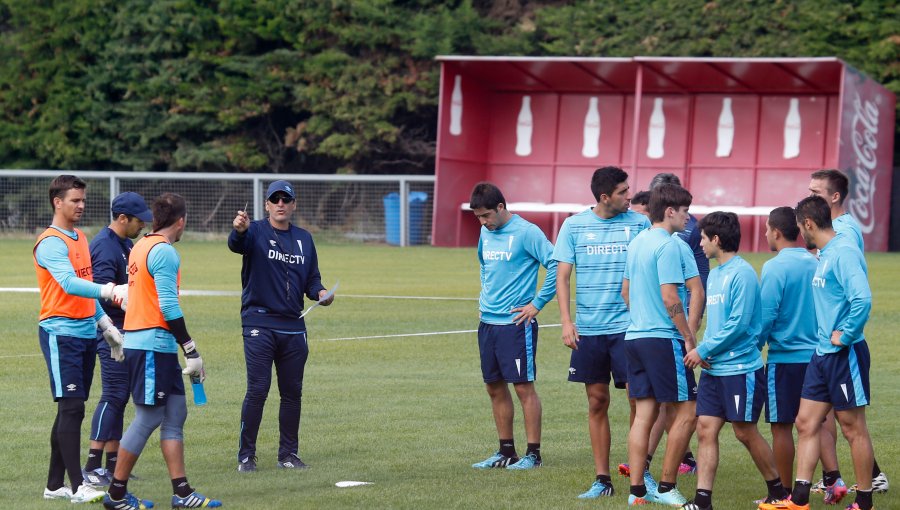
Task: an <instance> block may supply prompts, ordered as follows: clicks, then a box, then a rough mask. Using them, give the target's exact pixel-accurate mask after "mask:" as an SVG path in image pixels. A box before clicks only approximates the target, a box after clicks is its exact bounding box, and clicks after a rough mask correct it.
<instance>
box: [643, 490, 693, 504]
mask: <svg viewBox="0 0 900 510" xmlns="http://www.w3.org/2000/svg"><path fill="white" fill-rule="evenodd" d="M647 499H649V500H650V501H651V502H652V503H658V504H660V505H666V506H675V507H679V508H680V507H682V506H683V505H685V504H686V503H687V502H688V501H687V498H686V497H684V496H683V495H682V494H681V493H680V492H678V489H677V488H676V489H672V490H670V491H669V492H659V489H658V488H657V489H656V490H655V491H653V492H652V493H651V492H650V489H649V488H648V489H647Z"/></svg>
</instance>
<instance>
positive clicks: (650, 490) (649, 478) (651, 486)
mask: <svg viewBox="0 0 900 510" xmlns="http://www.w3.org/2000/svg"><path fill="white" fill-rule="evenodd" d="M644 485H645V486H646V487H647V496H646V498H647V499H648V500H650V501H652V500H653V495H655V494H656V491H657V490H659V486H658V485H657V484H656V480H654V479H653V475H651V474H650V471H649V470H648V471H644Z"/></svg>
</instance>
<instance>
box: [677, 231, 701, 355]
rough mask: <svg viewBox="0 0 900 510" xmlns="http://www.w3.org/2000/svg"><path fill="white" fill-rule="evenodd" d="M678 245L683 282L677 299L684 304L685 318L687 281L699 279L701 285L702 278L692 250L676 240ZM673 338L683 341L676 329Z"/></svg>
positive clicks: (689, 295)
mask: <svg viewBox="0 0 900 510" xmlns="http://www.w3.org/2000/svg"><path fill="white" fill-rule="evenodd" d="M678 240H679V242H680V244H679V245H678V250H679V251H680V252H681V274H682V276H684V282H685V283H682V284H681V285H679V286H678V297H680V298H681V302H682V303H684V316H685V317H687V316H688V313H689V312H690V308H691V307H690V304H691V303H690V299H691V293H690V292H689V291H688V288H687V281H688V280H690V279H691V278H694V277H697V276H699V277H700V281H701V283H702V281H703V276H702V275H701V274H700V268H699V267H697V258H696V255H695V253H694V250H692V249H691V247H690V245H688V243H686V242H684V240H682V239H681V238H679V239H678ZM675 338H680V339H681V340H684V338H682V336H681V332H680V331H678V329H677V328H676V329H675Z"/></svg>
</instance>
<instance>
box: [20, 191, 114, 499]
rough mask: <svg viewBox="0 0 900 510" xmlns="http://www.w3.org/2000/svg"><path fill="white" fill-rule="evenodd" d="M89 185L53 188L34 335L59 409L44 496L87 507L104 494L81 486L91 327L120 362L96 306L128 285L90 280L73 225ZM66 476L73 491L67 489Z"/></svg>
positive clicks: (40, 247)
mask: <svg viewBox="0 0 900 510" xmlns="http://www.w3.org/2000/svg"><path fill="white" fill-rule="evenodd" d="M86 188H87V184H86V183H85V182H84V181H82V180H81V179H79V178H78V177H75V176H74V175H60V176H59V177H57V178H55V179H53V182H52V183H51V184H50V205H51V206H52V207H53V222H52V223H51V225H50V226H49V227H47V230H45V231H44V232H43V233H41V235H40V236H38V239H37V242H36V243H35V245H34V250H33V256H34V269H35V271H36V272H37V279H38V287H39V288H40V293H41V311H40V318H39V320H40V322H39V326H38V337H39V340H40V345H41V351H42V352H43V354H44V360H45V361H46V363H47V371H48V373H49V374H50V390H51V393H52V394H53V401H54V402H56V404H57V411H56V419H55V420H54V422H53V428H52V429H51V431H50V468H49V470H48V474H47V486H46V488H45V489H44V499H66V500H71V501H72V502H73V503H88V502H95V501H99V500H100V499H101V498H103V491H100V490H98V489H97V488H95V487H93V486H91V485H90V484H88V483H85V481H84V478H83V476H82V472H81V462H80V458H79V456H80V450H81V446H80V444H81V422H82V421H83V420H84V402H85V400H87V398H88V395H89V393H90V389H91V381H92V379H93V375H94V364H95V357H96V353H97V344H96V336H95V335H96V333H95V332H96V329H97V328H98V327H99V328H100V329H101V330H102V331H103V336H104V338H106V341H107V342H108V343H109V345H110V351H111V355H112V356H113V357H114V358H116V359H117V361H121V360H122V334H121V333H120V332H119V330H118V329H117V328H116V327H115V326H114V325H113V323H112V321H111V320H110V319H109V317H108V316H107V315H106V313H105V312H104V311H103V308H101V307H100V306H98V305H97V301H96V300H97V299H98V298H102V299H113V300H114V301H115V302H117V303H120V302H121V301H122V298H123V296H124V294H125V292H126V288H127V287H126V286H125V285H121V286H119V287H116V285H115V284H114V283H107V284H105V285H98V284H96V283H93V281H92V277H91V254H90V250H89V249H88V241H87V237H86V236H85V235H84V233H83V232H81V231H80V230H78V229H76V228H75V224H76V223H78V221H79V220H80V219H81V216H82V215H83V214H84V204H85V196H86V192H85V189H86ZM66 474H68V475H69V482H70V483H71V484H72V486H71V488H69V487H67V486H66V485H65V476H66Z"/></svg>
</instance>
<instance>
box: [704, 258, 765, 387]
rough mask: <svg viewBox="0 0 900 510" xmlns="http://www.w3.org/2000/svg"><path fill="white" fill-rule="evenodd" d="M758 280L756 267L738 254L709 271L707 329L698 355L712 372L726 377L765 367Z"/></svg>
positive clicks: (708, 370) (710, 372) (707, 282)
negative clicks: (760, 336)
mask: <svg viewBox="0 0 900 510" xmlns="http://www.w3.org/2000/svg"><path fill="white" fill-rule="evenodd" d="M761 308H762V306H761V304H760V297H759V282H758V281H757V280H756V271H754V270H753V266H751V265H750V264H748V263H747V261H746V260H744V259H743V258H741V256H740V255H735V256H734V257H732V258H731V260H729V261H728V262H726V263H725V264H722V265H720V266H718V267H716V268H715V269H713V270H712V271H710V272H709V279H708V280H707V281H706V332H705V333H704V334H703V341H702V342H700V345H699V346H698V347H697V354H699V355H700V357H701V358H703V359H704V360H705V361H707V362H709V364H710V368H708V369H704V370H705V371H707V372H708V373H709V374H710V375H715V376H726V375H739V374H746V373H749V372H753V371H754V370H758V369H759V368H762V366H763V362H762V355H761V354H760V352H759V343H758V338H759V329H760V318H761V313H762V312H761Z"/></svg>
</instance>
